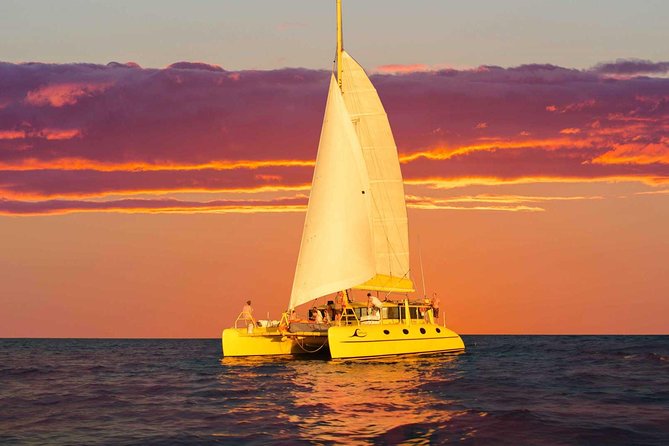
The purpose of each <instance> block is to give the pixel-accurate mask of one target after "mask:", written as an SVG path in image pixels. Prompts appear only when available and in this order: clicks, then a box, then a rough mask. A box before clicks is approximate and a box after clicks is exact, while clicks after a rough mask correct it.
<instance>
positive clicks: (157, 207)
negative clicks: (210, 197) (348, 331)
mask: <svg viewBox="0 0 669 446" xmlns="http://www.w3.org/2000/svg"><path fill="white" fill-rule="evenodd" d="M306 205H307V199H306V197H304V196H296V197H282V198H277V199H273V200H214V201H205V202H198V201H184V200H175V199H123V200H110V201H83V200H45V201H18V200H7V199H0V215H62V214H71V213H74V212H125V213H155V212H161V213H192V212H217V213H223V212H225V213H258V212H300V211H304V210H306Z"/></svg>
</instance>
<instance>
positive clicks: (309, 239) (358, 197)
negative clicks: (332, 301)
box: [289, 76, 376, 309]
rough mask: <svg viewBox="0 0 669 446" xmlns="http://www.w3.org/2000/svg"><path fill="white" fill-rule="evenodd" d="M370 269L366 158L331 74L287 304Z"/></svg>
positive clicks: (365, 275)
mask: <svg viewBox="0 0 669 446" xmlns="http://www.w3.org/2000/svg"><path fill="white" fill-rule="evenodd" d="M375 271H376V268H375V262H374V252H373V241H372V228H371V220H370V193H369V180H368V178H367V171H366V167H365V161H364V159H363V157H362V154H361V148H360V143H359V142H358V139H357V137H356V133H355V129H354V128H353V124H352V123H351V118H350V116H349V115H348V113H347V111H346V106H345V105H344V101H343V99H342V95H341V91H340V90H339V87H338V85H337V81H336V80H335V78H334V76H333V77H332V79H331V81H330V91H329V92H328V100H327V105H326V106H325V117H324V118H323V128H322V130H321V139H320V143H319V145H318V155H317V157H316V167H315V169H314V178H313V182H312V185H311V194H310V196H309V206H308V208H307V216H306V219H305V222H304V230H303V232H302V244H301V245H300V253H299V256H298V259H297V267H296V269H295V278H294V280H293V290H292V293H291V296H290V303H289V308H291V309H292V308H295V307H296V306H298V305H301V304H303V303H306V302H309V301H310V300H312V299H315V298H317V297H320V296H324V295H326V294H330V293H334V292H336V291H340V290H343V289H346V288H351V287H353V286H355V285H358V284H360V283H363V282H365V281H366V280H368V279H370V278H371V277H373V276H374V273H375Z"/></svg>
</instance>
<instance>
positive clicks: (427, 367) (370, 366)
mask: <svg viewBox="0 0 669 446" xmlns="http://www.w3.org/2000/svg"><path fill="white" fill-rule="evenodd" d="M464 340H465V343H466V345H467V347H468V349H467V352H466V353H464V354H459V355H430V356H420V357H410V358H402V359H399V358H394V359H384V360H374V361H364V362H362V361H349V362H334V361H328V360H324V359H315V360H314V359H310V360H287V359H235V358H226V359H222V358H221V351H220V342H219V341H218V340H209V339H205V340H83V339H80V340H76V339H73V340H67V339H62V340H61V339H54V340H46V339H4V340H0V444H86V445H93V444H121V445H124V444H149V445H151V444H165V445H172V444H257V445H265V444H270V445H293V444H298V445H299V444H305V445H306V444H449V443H462V444H474V445H481V444H483V445H485V444H494V445H505V444H506V445H658V446H659V445H663V446H664V445H669V336H464Z"/></svg>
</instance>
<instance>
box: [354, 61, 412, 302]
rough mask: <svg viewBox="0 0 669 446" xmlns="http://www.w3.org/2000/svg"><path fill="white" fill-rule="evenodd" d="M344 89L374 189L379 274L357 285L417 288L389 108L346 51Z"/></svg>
mask: <svg viewBox="0 0 669 446" xmlns="http://www.w3.org/2000/svg"><path fill="white" fill-rule="evenodd" d="M341 63H342V70H341V71H342V90H343V97H344V103H345V104H346V109H347V111H348V114H349V116H350V117H351V120H352V122H353V125H354V127H355V131H356V134H357V136H358V141H359V142H360V146H361V148H362V154H363V157H364V159H365V165H366V167H367V174H368V176H369V183H370V188H371V198H372V202H371V206H372V215H371V218H372V234H373V238H374V253H375V270H376V275H375V276H374V277H373V278H372V279H371V280H369V281H367V282H366V283H363V284H361V285H360V284H359V286H358V287H357V288H362V289H368V290H379V291H386V292H390V291H396V292H412V291H414V289H413V283H412V282H411V279H410V277H409V232H408V223H407V211H406V203H405V200H404V183H403V181H402V172H401V171H400V163H399V158H398V155H397V147H396V145H395V139H394V138H393V133H392V130H391V129H390V124H389V122H388V117H387V115H386V111H385V110H384V108H383V104H382V103H381V99H380V98H379V95H378V94H377V92H376V89H375V88H374V86H373V85H372V83H371V82H370V80H369V78H368V77H367V74H366V73H365V70H363V68H362V67H361V66H360V65H359V64H358V63H357V62H356V61H355V60H354V59H353V58H352V57H351V56H350V55H349V54H348V53H347V52H346V51H342V55H341Z"/></svg>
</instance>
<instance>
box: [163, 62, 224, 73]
mask: <svg viewBox="0 0 669 446" xmlns="http://www.w3.org/2000/svg"><path fill="white" fill-rule="evenodd" d="M167 68H168V69H169V68H171V69H173V70H203V71H214V72H221V71H225V70H224V69H223V68H221V67H219V66H218V65H211V64H207V63H203V62H176V63H173V64H171V65H169V66H168V67H167Z"/></svg>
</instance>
